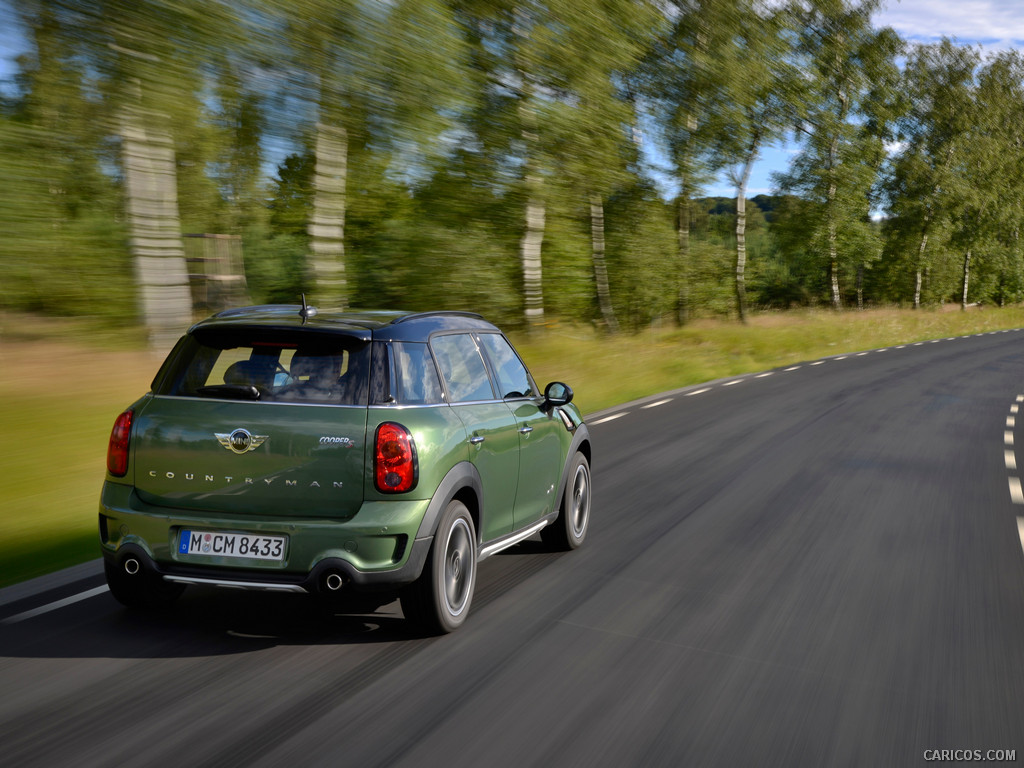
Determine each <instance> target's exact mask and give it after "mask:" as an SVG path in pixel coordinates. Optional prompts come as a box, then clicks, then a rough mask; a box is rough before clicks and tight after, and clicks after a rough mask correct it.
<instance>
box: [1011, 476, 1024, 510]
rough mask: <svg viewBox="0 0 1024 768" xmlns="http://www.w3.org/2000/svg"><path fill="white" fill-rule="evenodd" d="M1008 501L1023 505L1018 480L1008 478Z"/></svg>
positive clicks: (1023, 498) (1022, 493)
mask: <svg viewBox="0 0 1024 768" xmlns="http://www.w3.org/2000/svg"><path fill="white" fill-rule="evenodd" d="M1010 499H1011V500H1012V501H1013V503H1014V504H1024V490H1021V487H1020V478H1019V477H1011V478H1010Z"/></svg>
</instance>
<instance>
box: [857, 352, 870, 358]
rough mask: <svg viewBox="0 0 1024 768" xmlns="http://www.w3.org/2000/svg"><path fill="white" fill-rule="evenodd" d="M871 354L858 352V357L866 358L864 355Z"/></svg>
mask: <svg viewBox="0 0 1024 768" xmlns="http://www.w3.org/2000/svg"><path fill="white" fill-rule="evenodd" d="M867 354H870V353H868V352H858V353H857V357H864V355H867Z"/></svg>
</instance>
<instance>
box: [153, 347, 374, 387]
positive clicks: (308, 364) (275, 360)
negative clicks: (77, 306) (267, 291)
mask: <svg viewBox="0 0 1024 768" xmlns="http://www.w3.org/2000/svg"><path fill="white" fill-rule="evenodd" d="M201 331H203V329H200V331H197V332H196V333H194V334H193V335H192V336H190V337H189V338H188V340H187V341H186V343H185V344H182V345H180V346H179V347H178V348H177V349H176V354H175V355H174V359H173V360H172V361H170V362H169V364H168V365H167V366H166V367H167V368H168V370H167V373H166V375H164V376H163V377H162V380H161V381H160V384H159V387H158V389H157V390H156V394H159V395H173V396H176V397H199V398H214V399H230V400H261V401H269V402H295V403H319V404H330V405H365V404H366V393H367V380H368V369H369V364H368V363H369V344H367V343H366V342H365V341H363V340H361V339H357V338H349V337H345V336H341V335H332V334H312V333H305V332H303V333H289V332H282V331H266V330H263V329H211V330H209V331H205V332H201Z"/></svg>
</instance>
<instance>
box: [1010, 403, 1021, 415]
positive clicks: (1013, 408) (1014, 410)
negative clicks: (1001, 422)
mask: <svg viewBox="0 0 1024 768" xmlns="http://www.w3.org/2000/svg"><path fill="white" fill-rule="evenodd" d="M1019 410H1020V406H1019V405H1017V404H1016V403H1014V404H1013V405H1011V406H1010V413H1017V412H1018V411H1019Z"/></svg>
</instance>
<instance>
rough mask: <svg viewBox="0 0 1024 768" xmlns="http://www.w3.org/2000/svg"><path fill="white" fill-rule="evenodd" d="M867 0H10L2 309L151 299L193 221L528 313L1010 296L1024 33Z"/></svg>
mask: <svg viewBox="0 0 1024 768" xmlns="http://www.w3.org/2000/svg"><path fill="white" fill-rule="evenodd" d="M879 2H880V0H860V1H856V0H789V1H788V2H779V1H778V0H776V1H774V2H764V0H547V1H543V0H293V1H292V2H289V3H274V2H264V1H262V0H19V1H18V2H17V3H16V4H15V8H16V14H17V19H18V22H19V27H20V29H21V31H22V32H23V34H24V37H25V43H26V45H25V50H26V53H24V54H23V55H22V56H20V57H19V59H18V61H17V70H16V73H15V75H14V76H13V77H12V78H10V79H9V80H8V81H6V82H3V83H0V180H2V183H3V187H4V189H3V192H2V194H0V229H2V231H3V237H2V240H0V312H19V313H21V312H25V313H40V314H45V315H57V316H88V317H95V318H99V319H101V320H104V321H110V322H112V323H137V322H139V321H140V320H141V319H142V313H143V311H144V307H146V306H147V302H149V306H150V307H151V308H152V307H154V306H156V307H159V305H160V303H161V301H162V299H160V298H159V297H160V296H164V295H165V294H164V293H160V291H164V290H165V289H166V288H167V287H168V286H172V285H178V284H180V283H181V280H182V278H181V275H182V274H183V272H182V270H183V269H185V268H184V267H181V266H179V264H180V263H184V262H185V259H184V255H185V253H186V244H188V245H190V246H191V244H192V239H193V238H194V237H195V236H197V235H206V236H211V235H216V236H218V237H220V238H223V239H225V241H226V242H231V243H234V244H236V245H237V247H238V250H239V253H240V254H241V257H242V263H244V267H240V268H239V269H240V270H244V285H245V300H247V301H251V302H254V303H265V302H288V303H294V302H296V301H298V297H299V295H300V294H302V293H305V294H306V295H307V296H308V297H310V300H311V301H312V302H313V303H316V304H318V305H323V306H332V307H353V308H378V307H379V308H385V307H386V308H402V309H413V310H415V309H428V308H437V309H471V310H474V311H478V312H481V313H483V314H484V315H486V316H487V317H488V318H489V319H492V320H494V321H496V322H499V323H502V324H504V325H506V326H509V327H511V328H519V329H530V328H537V327H542V326H544V325H550V324H552V323H558V322H564V323H579V324H588V325H593V326H595V327H596V328H598V329H600V330H602V331H605V332H609V333H614V332H619V331H634V330H638V329H642V328H646V327H649V326H651V325H652V324H659V323H666V322H667V323H679V324H682V323H686V322H687V321H688V320H690V319H691V318H694V317H707V316H717V317H726V318H735V319H736V320H738V321H744V320H745V319H746V318H747V316H748V314H749V313H750V312H755V311H761V310H765V309H772V310H784V309H789V308H794V307H814V306H822V307H833V308H835V309H837V310H838V309H842V308H862V307H867V306H882V305H884V306H904V307H914V308H917V307H922V306H937V305H941V304H953V305H960V306H964V307H966V306H968V305H972V304H979V303H980V304H996V305H1003V304H1006V303H1015V302H1019V301H1021V299H1022V298H1024V253H1022V248H1021V242H1020V239H1021V238H1020V235H1021V228H1022V224H1024V205H1022V202H1024V58H1022V57H1021V56H1020V55H1019V54H1018V53H1017V52H1015V51H1005V52H998V53H984V52H982V51H981V50H980V49H979V48H977V47H971V46H965V45H961V44H958V43H957V42H955V41H952V40H943V41H941V42H939V43H936V44H929V45H917V44H914V45H911V44H908V43H907V42H906V41H904V40H902V39H901V38H900V37H899V36H898V35H897V34H896V33H895V32H894V31H893V30H892V29H890V28H884V27H883V28H879V27H876V26H875V24H874V23H873V20H872V19H873V16H874V15H875V13H876V12H877V10H878V8H879ZM783 140H786V141H789V142H792V143H793V145H794V146H795V147H796V148H797V150H798V151H797V152H796V153H795V154H794V156H793V159H792V162H791V164H790V166H789V168H788V169H786V171H785V172H783V173H780V174H777V175H776V177H775V178H774V184H775V189H773V194H771V195H757V196H755V197H753V198H750V199H748V197H747V184H748V179H749V176H750V170H751V167H752V165H753V163H754V162H755V161H756V159H757V158H758V157H759V156H760V154H761V152H762V151H763V150H764V149H765V148H766V147H769V146H773V145H777V144H779V143H780V142H781V141H783ZM723 174H724V175H725V177H726V178H728V179H729V180H730V182H731V183H732V184H734V186H735V195H734V196H733V197H731V198H717V197H716V198H713V197H708V196H707V195H706V194H705V192H704V189H705V187H706V186H707V185H708V184H709V183H710V182H711V181H712V180H713V179H715V178H720V177H721V176H722V175H723ZM666 188H672V189H674V190H676V191H677V192H676V194H675V195H674V197H673V198H672V199H666V196H665V193H664V192H663V191H662V190H664V189H666ZM154 297H157V298H154Z"/></svg>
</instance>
